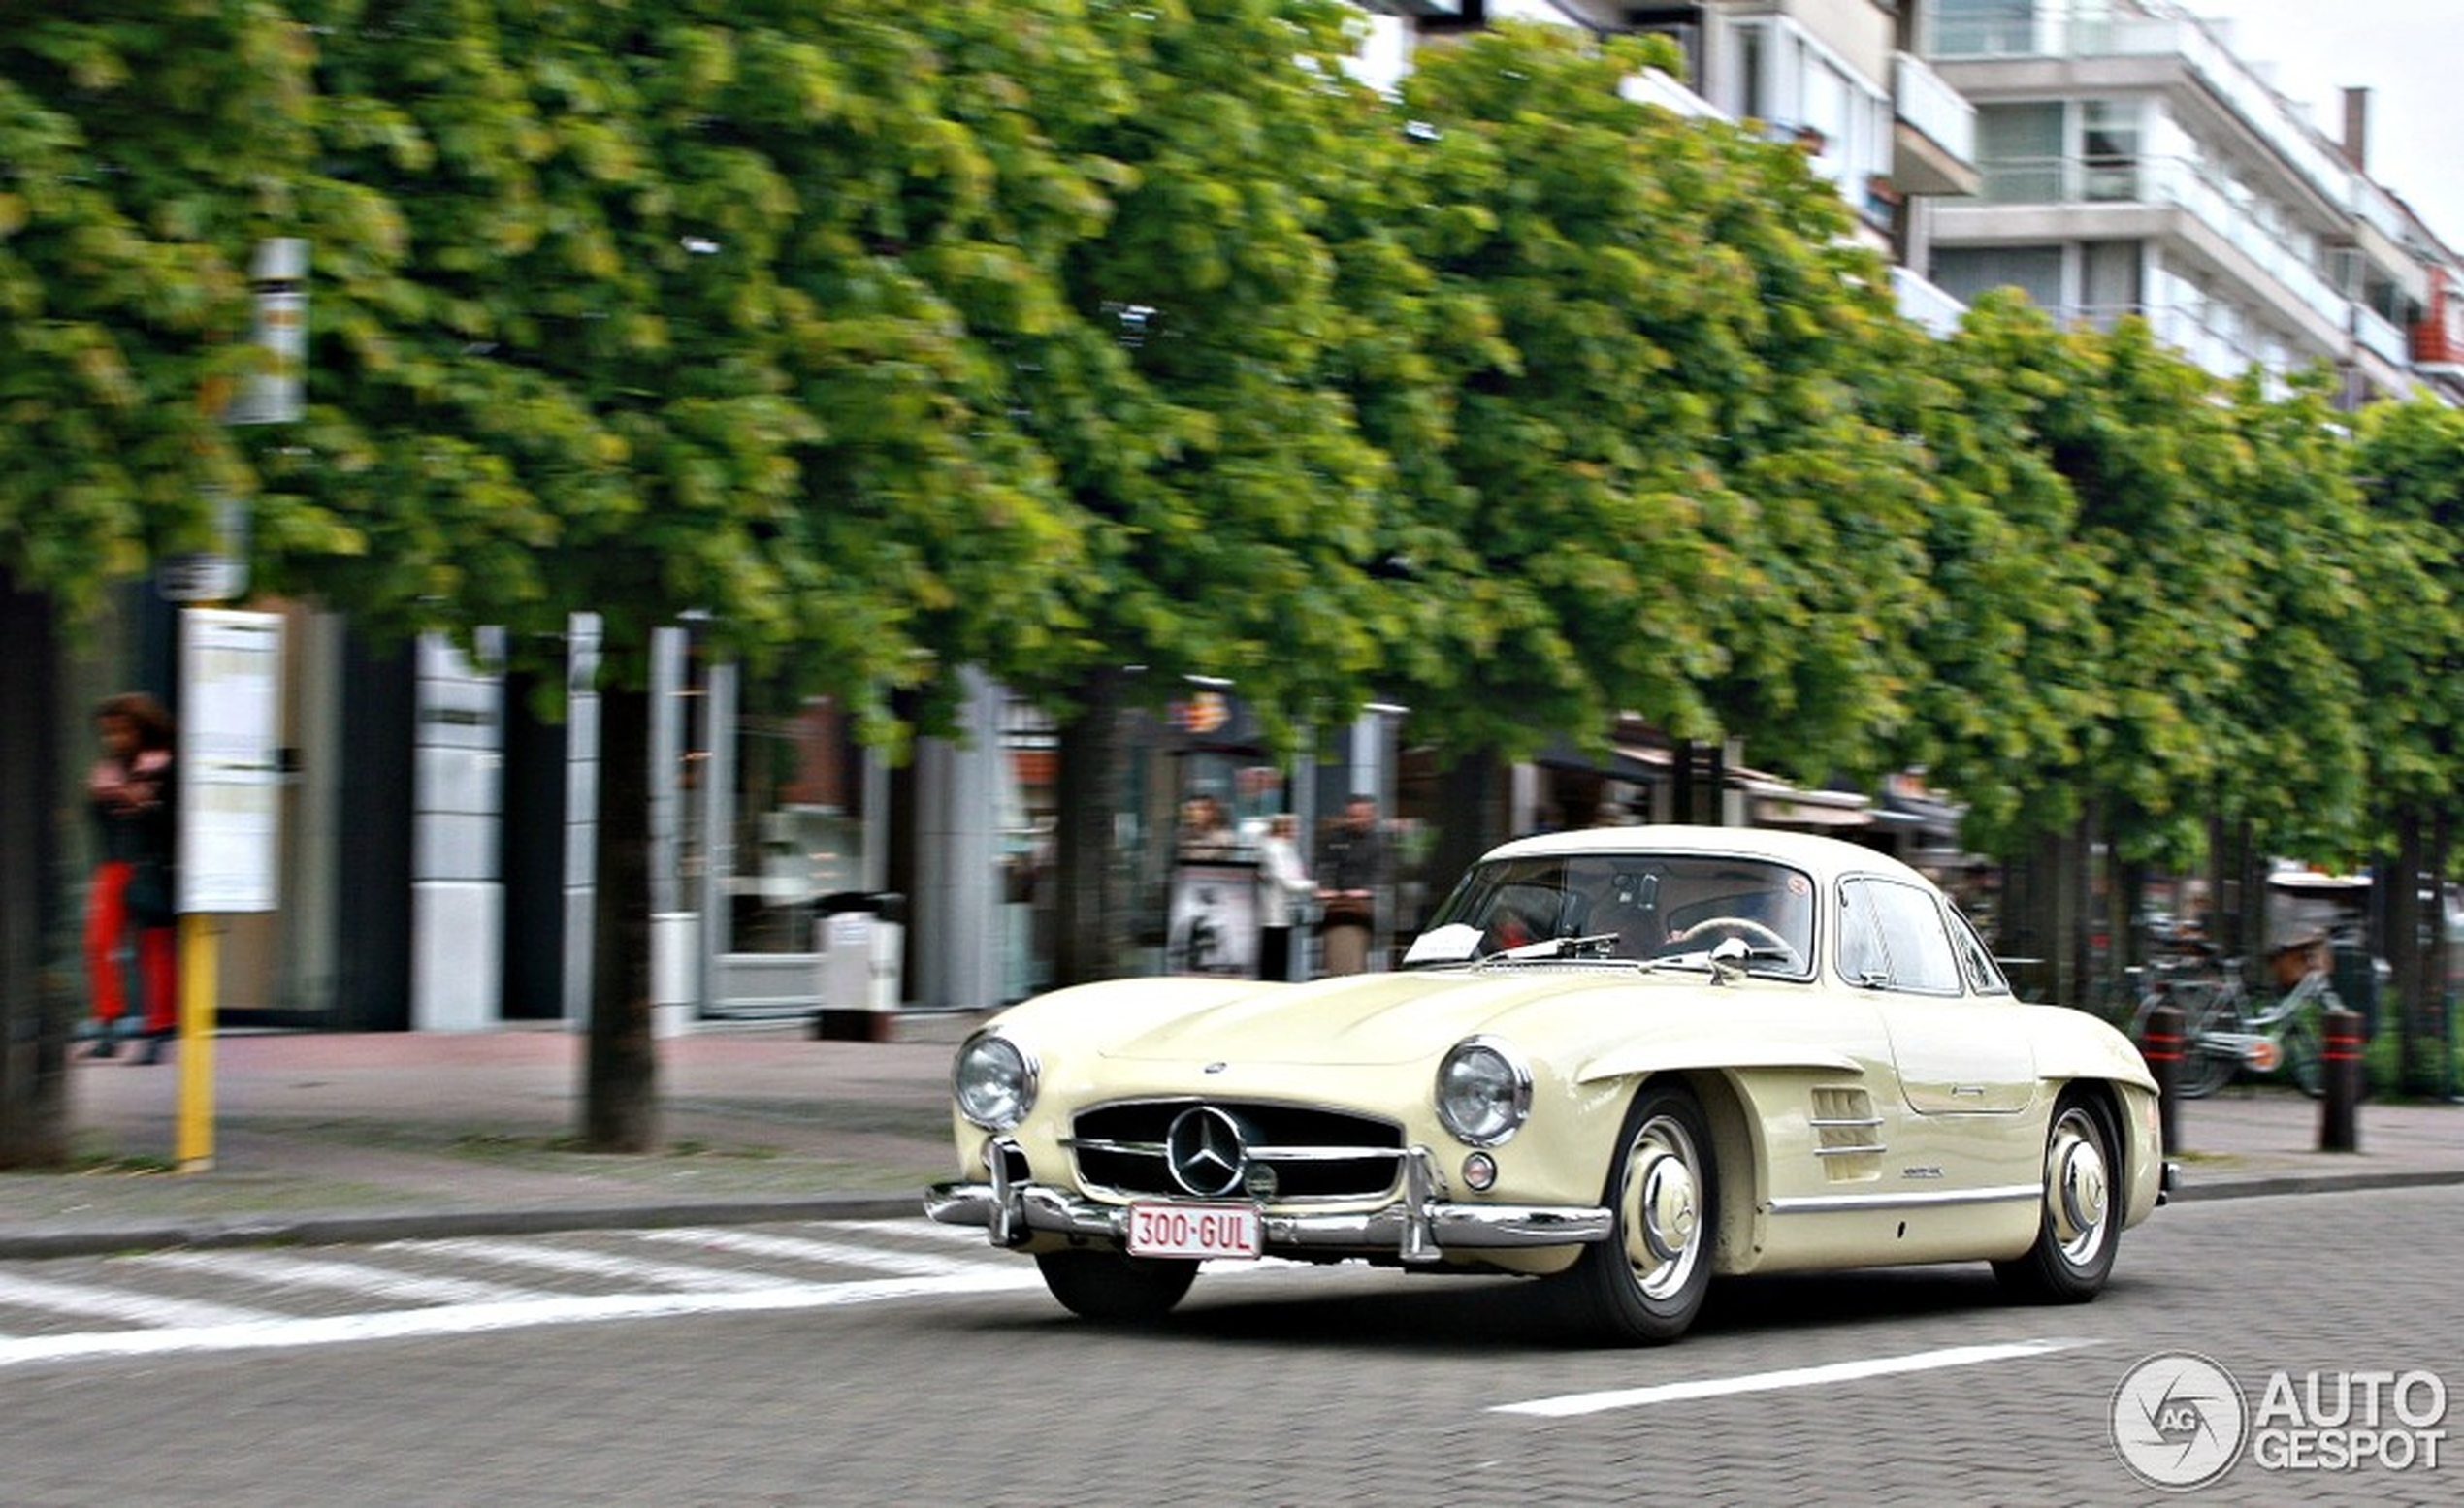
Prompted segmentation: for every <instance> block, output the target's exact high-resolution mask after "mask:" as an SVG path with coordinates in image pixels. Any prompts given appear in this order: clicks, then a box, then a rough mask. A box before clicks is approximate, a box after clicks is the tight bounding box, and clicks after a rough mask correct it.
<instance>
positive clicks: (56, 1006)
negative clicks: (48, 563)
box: [0, 579, 69, 1168]
mask: <svg viewBox="0 0 2464 1508" xmlns="http://www.w3.org/2000/svg"><path fill="white" fill-rule="evenodd" d="M0 645H6V646H8V654H9V659H10V664H9V669H8V673H7V674H5V675H0V1168H58V1167H62V1166H64V1165H66V1164H67V1162H68V1159H69V1128H68V1120H69V1114H68V1063H67V1057H68V1003H67V996H66V992H65V990H63V989H62V988H61V987H60V986H59V984H58V983H57V981H56V979H55V978H54V977H53V975H52V974H51V972H50V969H49V961H50V960H49V956H48V948H47V945H48V943H49V941H50V939H51V937H52V936H53V933H54V926H55V923H56V921H57V919H58V912H59V900H58V893H57V892H58V885H57V880H58V872H59V854H60V834H59V829H58V825H57V821H56V818H57V814H58V807H57V802H58V797H59V780H58V772H59V732H60V730H59V727H58V725H57V722H56V721H55V719H56V717H57V714H58V708H57V706H56V691H55V687H56V684H57V679H56V678H57V676H58V665H59V646H58V642H57V639H56V637H55V636H54V634H53V632H52V617H51V604H50V602H49V600H48V599H46V598H44V597H41V596H37V595H34V594H30V593H21V592H19V591H17V590H16V583H14V582H11V581H7V580H5V579H0Z"/></svg>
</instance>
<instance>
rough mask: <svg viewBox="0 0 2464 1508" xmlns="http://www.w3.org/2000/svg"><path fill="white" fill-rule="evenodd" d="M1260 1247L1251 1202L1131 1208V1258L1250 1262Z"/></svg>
mask: <svg viewBox="0 0 2464 1508" xmlns="http://www.w3.org/2000/svg"><path fill="white" fill-rule="evenodd" d="M1264 1246H1265V1243H1264V1241H1263V1239H1262V1238H1261V1233H1260V1228H1259V1224H1258V1214H1257V1206H1256V1205H1255V1204H1185V1203H1139V1204H1132V1205H1130V1206H1129V1254H1130V1255H1131V1256H1133V1257H1241V1258H1254V1257H1256V1256H1257V1255H1258V1254H1259V1252H1260V1251H1262V1250H1263V1249H1264Z"/></svg>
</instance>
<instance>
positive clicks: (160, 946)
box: [85, 691, 179, 1063]
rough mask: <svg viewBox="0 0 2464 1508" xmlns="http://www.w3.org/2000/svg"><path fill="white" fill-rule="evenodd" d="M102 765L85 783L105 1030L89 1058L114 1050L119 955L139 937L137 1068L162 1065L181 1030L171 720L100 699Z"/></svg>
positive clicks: (92, 959) (93, 971) (89, 952)
mask: <svg viewBox="0 0 2464 1508" xmlns="http://www.w3.org/2000/svg"><path fill="white" fill-rule="evenodd" d="M94 726H95V730H96V732H97V733H98V734H100V736H101V738H102V741H103V757H102V758H100V759H98V760H96V761H95V762H94V770H93V773H92V774H90V775H88V776H87V777H86V780H85V791H86V798H87V800H88V802H89V803H90V804H91V806H92V808H93V812H94V822H95V828H96V832H97V834H98V836H99V838H100V841H101V845H102V862H101V863H100V864H98V865H97V866H96V867H95V870H94V886H93V889H92V891H91V893H90V895H89V898H88V901H87V907H86V916H85V967H86V973H87V975H88V976H89V977H90V979H91V981H92V984H93V989H94V1014H95V1017H96V1018H97V1019H98V1020H99V1021H100V1022H101V1023H102V1027H101V1035H100V1037H99V1039H98V1040H97V1041H96V1043H95V1044H94V1047H93V1050H92V1051H91V1052H90V1053H89V1054H88V1056H91V1057H97V1058H108V1057H110V1056H111V1055H112V1054H113V1053H114V1052H116V1051H118V1050H119V1044H118V1042H117V1036H118V1032H119V1022H120V1017H121V1016H123V1015H125V1014H126V1013H127V1011H128V990H127V985H126V984H125V983H124V982H123V976H122V974H121V966H120V947H121V944H122V943H123V942H124V941H125V940H126V939H127V937H128V935H129V933H130V932H131V931H132V930H134V931H135V933H136V934H137V975H138V979H139V981H140V983H141V986H142V987H143V989H144V991H145V1000H146V1023H145V1034H146V1035H145V1042H146V1045H145V1048H144V1050H143V1051H142V1052H141V1053H140V1055H139V1057H138V1061H139V1062H141V1063H159V1062H161V1061H162V1057H163V1049H164V1047H165V1045H166V1044H168V1043H170V1041H171V1035H172V1032H173V1030H174V1028H176V1027H177V1026H178V1020H179V1017H178V993H177V990H176V985H177V982H178V979H177V975H176V972H175V961H176V959H177V956H178V954H177V940H176V938H175V936H174V933H173V930H172V928H173V923H174V921H175V920H176V919H177V918H176V917H175V915H174V914H173V903H172V893H171V884H172V879H171V862H172V836H173V834H174V833H175V832H176V831H177V826H176V823H175V821H174V818H173V812H172V798H173V796H174V795H175V794H176V793H177V786H176V782H175V780H174V778H173V772H172V725H171V715H170V714H169V713H166V712H165V711H163V708H162V704H161V703H160V702H157V701H155V700H154V699H153V698H152V697H150V696H147V695H146V694H144V693H143V692H137V691H131V692H127V693H125V694H122V695H118V696H113V697H110V698H108V699H106V700H105V701H104V702H103V704H102V705H101V706H99V707H97V708H95V709H94Z"/></svg>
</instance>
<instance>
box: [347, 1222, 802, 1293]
mask: <svg viewBox="0 0 2464 1508" xmlns="http://www.w3.org/2000/svg"><path fill="white" fill-rule="evenodd" d="M376 1249H377V1250H379V1251H384V1250H387V1249H392V1250H397V1251H433V1252H442V1253H445V1254H447V1255H449V1256H458V1257H476V1258H478V1259H479V1260H481V1261H483V1262H502V1263H509V1264H515V1265H519V1266H524V1267H545V1268H546V1269H548V1270H549V1271H551V1272H572V1273H577V1274H579V1275H581V1276H584V1277H603V1278H611V1279H614V1280H615V1281H617V1282H620V1283H650V1284H654V1285H656V1286H659V1287H662V1288H688V1289H701V1288H715V1289H726V1290H732V1291H735V1292H741V1293H760V1292H762V1291H763V1290H766V1289H774V1288H787V1287H791V1286H794V1285H792V1284H790V1283H789V1282H788V1280H786V1279H785V1278H775V1277H764V1276H762V1275H761V1274H760V1273H758V1272H732V1271H729V1269H727V1268H725V1267H688V1266H687V1265H685V1264H683V1263H680V1262H644V1261H642V1260H641V1259H639V1258H637V1257H616V1256H610V1255H608V1254H606V1253H604V1252H596V1251H571V1250H568V1249H567V1248H565V1247H562V1246H525V1245H522V1244H520V1243H519V1242H516V1241H499V1240H488V1239H484V1238H482V1237H479V1236H458V1237H455V1238H453V1239H450V1240H436V1241H389V1242H387V1243H386V1244H385V1245H384V1246H380V1247H378V1248H376Z"/></svg>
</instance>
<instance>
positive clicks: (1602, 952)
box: [1488, 932, 1617, 963]
mask: <svg viewBox="0 0 2464 1508" xmlns="http://www.w3.org/2000/svg"><path fill="white" fill-rule="evenodd" d="M1616 956H1617V934H1616V933H1614V932H1594V933H1592V934H1590V935H1589V936H1587V937H1544V938H1542V939H1540V941H1539V942H1537V943H1524V944H1521V945H1520V946H1518V947H1506V948H1500V949H1499V950H1498V951H1496V952H1494V953H1491V954H1489V960H1488V961H1495V960H1498V959H1505V960H1507V961H1508V962H1512V963H1527V962H1533V961H1539V962H1546V961H1548V960H1550V959H1553V958H1614V957H1616Z"/></svg>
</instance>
